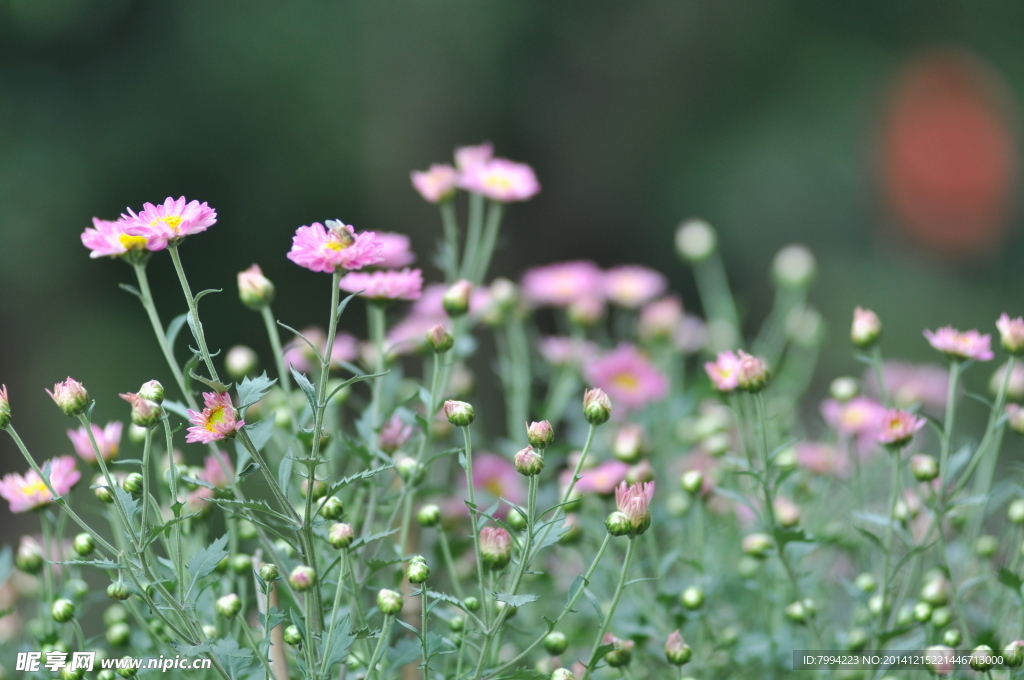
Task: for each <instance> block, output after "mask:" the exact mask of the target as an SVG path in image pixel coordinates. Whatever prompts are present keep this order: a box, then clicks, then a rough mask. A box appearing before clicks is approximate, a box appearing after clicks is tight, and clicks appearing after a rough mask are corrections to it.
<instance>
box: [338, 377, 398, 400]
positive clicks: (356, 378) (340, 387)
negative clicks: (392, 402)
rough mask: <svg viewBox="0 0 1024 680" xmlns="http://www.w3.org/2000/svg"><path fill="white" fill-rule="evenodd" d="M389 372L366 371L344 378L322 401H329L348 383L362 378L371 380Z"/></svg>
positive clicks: (361, 380)
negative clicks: (362, 373)
mask: <svg viewBox="0 0 1024 680" xmlns="http://www.w3.org/2000/svg"><path fill="white" fill-rule="evenodd" d="M390 372H391V371H384V372H383V373H368V374H365V375H355V376H352V377H351V378H349V379H348V380H346V381H345V382H343V383H341V384H340V385H338V386H337V387H335V388H334V389H333V390H331V393H330V394H328V395H327V399H325V400H324V401H325V402H329V401H330V400H331V399H332V398H333V397H334V395H335V394H337V393H338V392H340V391H341V390H343V389H345V388H346V387H348V386H349V385H354V384H355V383H358V382H363V381H364V380H372V379H373V378H383V377H384V376H386V375H387V374H388V373H390Z"/></svg>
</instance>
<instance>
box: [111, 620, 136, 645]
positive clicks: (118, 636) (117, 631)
mask: <svg viewBox="0 0 1024 680" xmlns="http://www.w3.org/2000/svg"><path fill="white" fill-rule="evenodd" d="M105 637H106V638H107V642H109V643H110V644H111V645H112V646H114V647H124V646H125V645H126V644H128V641H129V640H130V639H131V637H132V629H131V628H130V627H129V626H128V624H127V623H115V624H114V625H112V626H110V627H109V628H107V633H106V635H105Z"/></svg>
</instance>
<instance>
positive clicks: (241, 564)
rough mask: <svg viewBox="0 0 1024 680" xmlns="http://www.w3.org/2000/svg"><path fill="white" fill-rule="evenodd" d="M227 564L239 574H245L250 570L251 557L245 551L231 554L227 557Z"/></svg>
mask: <svg viewBox="0 0 1024 680" xmlns="http://www.w3.org/2000/svg"><path fill="white" fill-rule="evenodd" d="M228 566H229V567H230V568H231V571H233V572H234V573H236V574H238V575H239V576H246V575H248V574H249V572H251V571H252V557H250V556H249V555H246V554H245V553H238V554H237V555H232V556H231V557H229V558H228Z"/></svg>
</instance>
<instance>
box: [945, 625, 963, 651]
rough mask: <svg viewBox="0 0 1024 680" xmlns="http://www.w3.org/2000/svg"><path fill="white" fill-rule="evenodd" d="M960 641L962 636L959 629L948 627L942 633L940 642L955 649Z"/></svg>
mask: <svg viewBox="0 0 1024 680" xmlns="http://www.w3.org/2000/svg"><path fill="white" fill-rule="evenodd" d="M961 642H962V637H961V636H960V630H959V629H957V628H950V629H949V630H947V631H946V632H945V633H943V634H942V644H944V645H949V646H950V647H952V648H953V649H956V648H957V647H958V646H959V645H960V643H961Z"/></svg>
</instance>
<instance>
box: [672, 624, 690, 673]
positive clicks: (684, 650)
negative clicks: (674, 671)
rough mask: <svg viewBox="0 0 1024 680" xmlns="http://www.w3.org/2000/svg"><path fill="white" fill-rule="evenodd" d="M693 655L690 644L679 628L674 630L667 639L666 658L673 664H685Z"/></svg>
mask: <svg viewBox="0 0 1024 680" xmlns="http://www.w3.org/2000/svg"><path fill="white" fill-rule="evenodd" d="M691 656H693V650H691V649H690V645H688V644H686V643H685V642H683V636H682V634H681V633H680V632H679V631H678V630H674V631H672V634H671V635H669V636H668V640H666V641H665V658H666V659H667V660H668V662H669V663H670V664H672V665H673V666H684V665H686V663H687V662H689V660H690V657H691Z"/></svg>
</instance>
